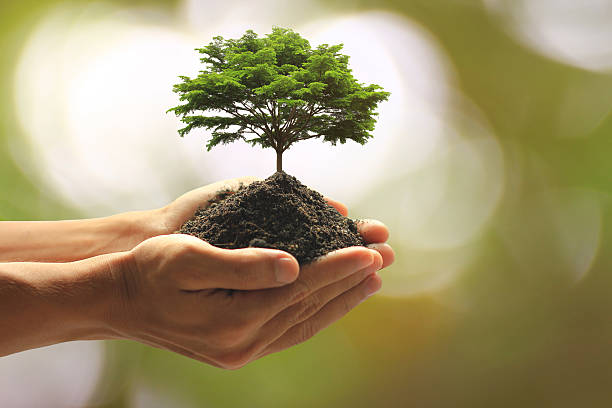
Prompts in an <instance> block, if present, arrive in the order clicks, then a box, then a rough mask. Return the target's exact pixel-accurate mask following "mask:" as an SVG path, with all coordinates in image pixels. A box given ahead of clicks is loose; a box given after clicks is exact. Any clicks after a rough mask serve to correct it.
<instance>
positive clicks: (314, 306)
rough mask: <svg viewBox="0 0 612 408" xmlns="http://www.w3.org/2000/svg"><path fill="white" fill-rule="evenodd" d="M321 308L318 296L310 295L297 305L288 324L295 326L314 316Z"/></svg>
mask: <svg viewBox="0 0 612 408" xmlns="http://www.w3.org/2000/svg"><path fill="white" fill-rule="evenodd" d="M320 307H321V300H320V299H319V297H318V296H316V295H312V296H310V297H308V298H306V299H304V300H302V301H301V302H300V303H299V307H298V308H297V310H296V313H293V314H292V316H291V320H290V324H291V325H292V326H293V325H296V324H298V323H301V322H303V321H304V320H306V319H308V318H309V317H310V316H312V315H314V314H315V313H316V312H317V311H318V310H319V309H320Z"/></svg>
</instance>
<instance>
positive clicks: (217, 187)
mask: <svg viewBox="0 0 612 408" xmlns="http://www.w3.org/2000/svg"><path fill="white" fill-rule="evenodd" d="M257 180H258V179H257V178H256V177H238V178H234V179H228V180H223V181H218V182H216V183H212V184H208V185H206V186H203V187H199V188H196V189H195V190H191V191H189V192H187V193H185V194H183V195H182V196H180V197H179V198H177V199H176V200H174V201H173V202H171V203H170V204H168V205H167V206H165V207H162V208H160V209H159V210H157V211H156V213H157V214H156V216H158V217H161V222H162V227H161V228H162V231H160V234H158V235H164V234H172V233H173V232H176V231H178V230H179V229H180V228H181V226H182V225H183V224H184V223H185V222H187V221H189V220H190V219H191V218H192V217H193V215H194V214H195V212H196V210H197V209H198V208H200V207H206V206H208V202H209V201H210V200H212V199H213V198H214V197H215V196H216V195H217V193H219V192H221V191H224V190H230V191H237V190H238V189H239V188H240V186H241V185H245V186H246V185H248V184H251V183H252V182H254V181H257Z"/></svg>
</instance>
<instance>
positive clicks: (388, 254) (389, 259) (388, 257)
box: [368, 243, 395, 269]
mask: <svg viewBox="0 0 612 408" xmlns="http://www.w3.org/2000/svg"><path fill="white" fill-rule="evenodd" d="M368 248H370V249H373V250H375V251H377V252H378V253H379V254H380V256H382V259H383V263H382V266H381V269H382V268H386V267H387V266H389V265H391V264H393V262H395V252H394V251H393V248H391V246H390V245H389V244H384V243H378V244H369V245H368Z"/></svg>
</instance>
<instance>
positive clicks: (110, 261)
mask: <svg viewBox="0 0 612 408" xmlns="http://www.w3.org/2000/svg"><path fill="white" fill-rule="evenodd" d="M131 259H132V257H131V252H129V251H125V252H117V253H112V254H106V255H100V256H96V257H94V258H90V259H86V260H83V261H78V262H74V266H75V268H76V269H77V270H76V272H75V273H74V277H73V278H72V282H71V285H72V286H73V288H74V290H73V293H74V294H75V296H74V297H72V302H71V303H72V304H71V305H68V309H70V310H73V313H72V316H71V320H72V321H73V322H76V324H74V325H73V327H74V328H75V329H76V331H75V333H74V334H75V335H76V337H77V338H75V339H73V340H109V339H119V338H123V335H122V333H123V330H122V327H123V325H122V324H121V323H120V322H121V321H123V320H124V319H125V317H126V316H125V312H126V303H127V300H128V298H129V287H128V285H126V282H128V281H129V279H128V278H129V277H130V275H131V273H132V271H133V270H134V269H133V268H132V267H131V265H132V262H131ZM68 313H69V312H68Z"/></svg>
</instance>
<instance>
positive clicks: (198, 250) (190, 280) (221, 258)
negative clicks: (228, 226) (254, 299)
mask: <svg viewBox="0 0 612 408" xmlns="http://www.w3.org/2000/svg"><path fill="white" fill-rule="evenodd" d="M192 238H195V237H192ZM195 239H196V240H198V241H200V242H199V243H198V242H195V241H193V240H189V241H190V242H189V246H188V248H187V249H186V251H187V252H188V254H187V255H186V258H187V260H186V262H187V267H185V268H182V272H181V277H182V279H181V289H183V290H203V289H213V288H214V289H237V290H256V289H266V288H275V287H278V286H283V285H287V284H288V283H291V282H293V281H295V280H296V278H297V277H298V275H299V264H298V262H297V260H296V259H295V258H294V257H293V256H292V255H291V254H289V253H287V252H284V251H280V250H277V249H268V248H242V249H221V248H217V247H214V246H212V245H210V244H208V243H206V242H204V241H202V240H199V239H198V238H195ZM185 242H187V240H185Z"/></svg>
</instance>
